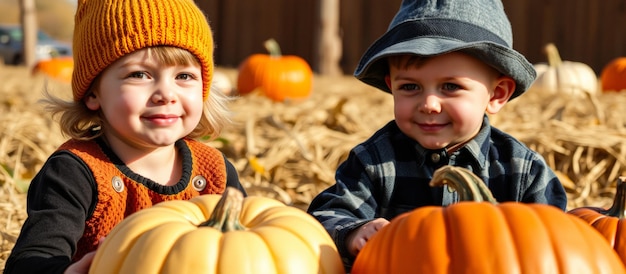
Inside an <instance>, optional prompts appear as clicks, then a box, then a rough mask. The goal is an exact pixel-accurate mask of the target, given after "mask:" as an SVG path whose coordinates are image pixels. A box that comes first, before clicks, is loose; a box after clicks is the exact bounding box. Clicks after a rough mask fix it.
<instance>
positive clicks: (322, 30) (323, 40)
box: [313, 0, 343, 76]
mask: <svg viewBox="0 0 626 274" xmlns="http://www.w3.org/2000/svg"><path fill="white" fill-rule="evenodd" d="M317 1H318V9H317V10H318V18H319V22H318V24H319V26H318V28H317V35H316V43H317V46H316V47H315V48H316V49H317V52H316V58H315V61H314V64H313V67H314V68H317V71H318V73H319V74H321V75H328V76H337V75H341V74H342V73H343V72H342V71H341V66H340V64H339V62H340V60H341V55H342V43H341V37H340V36H339V14H340V12H339V10H340V2H339V1H340V0H317Z"/></svg>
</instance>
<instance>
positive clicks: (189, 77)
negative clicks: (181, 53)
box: [176, 73, 196, 80]
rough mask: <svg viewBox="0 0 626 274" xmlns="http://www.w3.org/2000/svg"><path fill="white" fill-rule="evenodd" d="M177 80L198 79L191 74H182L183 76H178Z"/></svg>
mask: <svg viewBox="0 0 626 274" xmlns="http://www.w3.org/2000/svg"><path fill="white" fill-rule="evenodd" d="M176 79H180V80H193V79H196V77H195V76H194V75H193V74H191V73H181V74H179V75H177V76H176Z"/></svg>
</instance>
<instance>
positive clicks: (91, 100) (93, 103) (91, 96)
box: [83, 92, 100, 110]
mask: <svg viewBox="0 0 626 274" xmlns="http://www.w3.org/2000/svg"><path fill="white" fill-rule="evenodd" d="M83 101H84V102H85V105H86V106H87V108H88V109H90V110H98V109H100V100H99V98H98V96H97V95H96V93H95V92H89V93H88V94H87V96H85V98H84V99H83Z"/></svg>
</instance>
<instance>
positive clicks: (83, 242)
mask: <svg viewBox="0 0 626 274" xmlns="http://www.w3.org/2000/svg"><path fill="white" fill-rule="evenodd" d="M185 143H186V144H187V146H188V147H189V149H190V150H191V156H192V159H193V160H192V174H191V176H190V181H189V182H188V184H187V186H186V187H185V189H183V190H182V191H180V192H178V193H176V194H171V195H165V194H159V193H157V192H155V191H153V190H151V189H149V188H147V187H146V186H145V185H143V184H141V183H138V182H135V181H133V180H132V179H130V178H128V177H126V176H125V175H124V174H123V173H122V172H121V171H120V170H119V169H118V168H117V167H116V166H115V165H114V164H113V163H112V162H111V160H109V159H108V157H107V156H106V154H105V153H104V152H103V151H102V149H101V148H100V146H98V144H97V143H96V142H95V141H78V140H69V141H67V142H66V143H65V144H63V145H61V147H59V149H58V150H67V151H70V152H71V153H73V154H75V155H76V156H78V157H80V158H81V159H82V160H83V161H84V162H85V163H86V164H87V166H88V167H89V169H90V170H91V172H92V173H93V176H94V178H95V181H96V183H97V191H98V200H97V203H96V206H95V210H94V212H93V214H92V215H91V216H90V217H89V218H88V219H87V221H86V222H85V231H84V232H83V236H82V237H81V239H80V240H79V241H78V244H77V250H76V254H75V255H74V257H73V261H76V260H79V259H80V258H82V257H83V256H84V255H85V254H86V253H88V252H90V251H93V250H95V249H96V248H97V247H98V239H100V238H102V237H105V236H106V235H108V234H109V232H110V231H111V230H112V229H113V227H114V226H115V225H116V224H118V223H119V222H121V221H122V220H123V219H124V218H125V217H127V216H128V215H130V214H132V213H134V212H136V211H138V210H141V209H144V208H147V207H150V206H152V205H154V204H156V203H159V202H163V201H169V200H188V199H190V198H192V197H195V196H198V195H200V194H221V193H222V192H224V188H225V187H226V165H225V160H224V157H223V155H222V153H221V152H220V151H219V150H217V149H215V148H213V147H210V146H207V145H205V144H203V143H200V142H198V141H195V140H191V139H185ZM201 180H204V182H206V184H203V182H202V181H201ZM198 182H200V183H199V184H198ZM194 185H195V186H194ZM198 185H200V186H204V188H203V189H196V188H198V187H197V186H198Z"/></svg>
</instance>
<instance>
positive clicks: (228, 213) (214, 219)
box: [198, 187, 245, 232]
mask: <svg viewBox="0 0 626 274" xmlns="http://www.w3.org/2000/svg"><path fill="white" fill-rule="evenodd" d="M242 206H243V194H242V193H241V191H239V189H236V188H234V187H226V190H224V193H222V198H220V200H219V201H218V202H217V205H215V210H214V211H213V213H212V214H211V216H210V217H209V219H208V220H207V221H206V222H204V223H201V224H199V225H198V226H210V227H213V228H215V229H217V230H219V231H221V232H228V231H235V230H245V227H244V226H243V225H241V223H240V222H239V217H240V215H241V207H242Z"/></svg>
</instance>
